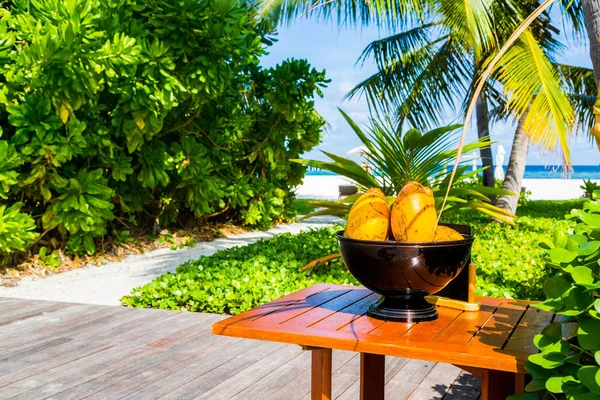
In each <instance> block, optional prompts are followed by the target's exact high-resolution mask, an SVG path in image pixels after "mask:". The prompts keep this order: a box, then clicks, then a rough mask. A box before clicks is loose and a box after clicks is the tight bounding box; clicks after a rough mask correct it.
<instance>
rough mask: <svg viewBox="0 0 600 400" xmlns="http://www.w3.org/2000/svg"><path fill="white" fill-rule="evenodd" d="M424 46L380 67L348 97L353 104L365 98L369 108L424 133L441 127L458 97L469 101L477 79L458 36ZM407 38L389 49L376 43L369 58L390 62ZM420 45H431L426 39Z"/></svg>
mask: <svg viewBox="0 0 600 400" xmlns="http://www.w3.org/2000/svg"><path fill="white" fill-rule="evenodd" d="M413 35H415V36H417V35H418V34H417V33H414V32H411V34H410V35H409V36H411V39H410V40H411V41H412V42H413V43H415V44H417V45H418V44H422V45H421V47H417V48H414V49H411V51H407V52H405V53H403V54H402V53H401V50H399V51H397V52H396V53H395V55H398V56H400V59H399V60H397V61H392V62H391V63H389V64H387V65H385V66H383V65H382V66H380V69H379V71H378V72H377V73H375V74H373V75H372V76H370V77H369V78H367V79H366V80H364V81H363V82H361V83H359V84H358V85H357V86H356V87H355V88H354V89H352V90H351V91H350V92H349V93H348V94H347V95H346V97H347V98H353V97H360V96H361V95H364V96H365V97H366V98H367V101H368V104H369V105H370V106H371V107H372V108H374V109H376V110H378V111H380V112H382V113H394V114H396V118H397V120H398V122H399V123H403V122H404V121H406V122H408V123H410V124H411V125H412V126H415V127H418V128H427V127H430V126H435V125H438V124H439V123H440V121H441V117H442V114H441V113H440V110H442V109H444V108H445V107H446V106H447V105H451V104H453V103H454V102H455V96H457V95H464V94H465V93H466V91H467V86H466V83H468V82H469V78H470V76H471V75H472V71H471V65H472V64H473V62H472V59H471V58H470V55H469V54H468V52H466V51H465V49H464V48H462V44H461V41H460V40H459V39H458V38H457V37H456V36H454V35H444V36H441V37H439V38H437V39H435V40H431V41H428V42H424V43H417V42H416V41H415V40H414V38H412V36H413ZM396 38H400V39H399V40H400V41H402V42H405V41H406V40H405V39H406V38H405V37H404V35H402V34H399V35H394V37H390V38H386V39H384V40H385V44H382V42H381V41H379V43H375V42H374V43H372V44H371V45H370V47H369V48H367V49H365V52H363V57H365V56H367V55H369V56H371V57H373V58H375V59H380V60H385V59H386V54H383V52H387V54H390V52H389V50H390V49H394V50H395V49H401V46H402V44H399V43H397V41H396V40H395V39H396ZM419 39H423V40H427V38H426V37H419Z"/></svg>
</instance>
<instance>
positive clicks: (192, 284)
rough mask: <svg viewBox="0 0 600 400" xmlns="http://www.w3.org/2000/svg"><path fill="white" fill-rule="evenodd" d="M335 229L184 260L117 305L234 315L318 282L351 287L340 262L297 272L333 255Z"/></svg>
mask: <svg viewBox="0 0 600 400" xmlns="http://www.w3.org/2000/svg"><path fill="white" fill-rule="evenodd" d="M334 231H335V228H324V229H319V230H312V231H309V232H304V233H300V234H298V235H291V234H289V233H285V234H282V235H278V236H276V237H274V238H272V239H269V240H260V241H258V242H257V243H253V244H250V245H248V246H245V247H234V248H232V249H228V250H221V251H218V252H216V253H215V254H213V255H211V256H208V257H201V258H199V259H198V260H195V261H188V262H187V263H185V264H183V265H181V266H180V267H179V268H177V273H175V274H165V275H162V276H160V277H158V278H156V279H155V280H154V281H152V282H151V283H149V284H147V285H145V286H143V287H141V288H137V289H134V290H133V291H132V292H131V294H130V295H129V296H125V297H124V298H123V299H122V302H123V304H125V305H128V306H133V307H153V308H166V309H173V310H180V309H187V310H189V311H201V312H214V313H231V314H237V313H239V312H242V311H245V310H249V309H251V308H253V307H256V306H258V305H260V304H263V303H265V302H268V301H271V300H274V299H276V298H279V297H281V296H284V295H286V294H289V293H292V292H294V291H297V290H300V289H303V288H305V287H307V286H310V285H312V284H315V283H318V282H327V283H340V284H356V283H357V282H356V281H355V280H354V278H353V277H352V276H351V275H350V274H349V273H348V271H347V269H346V267H345V266H344V265H343V263H342V262H341V261H337V262H332V263H330V264H329V265H328V266H327V267H323V268H318V269H316V270H314V271H306V272H302V271H300V268H301V267H302V266H303V265H305V264H307V263H308V262H310V261H312V260H314V259H316V258H319V257H322V256H326V255H328V254H332V253H334V252H337V242H336V240H335V238H334V237H333V233H334Z"/></svg>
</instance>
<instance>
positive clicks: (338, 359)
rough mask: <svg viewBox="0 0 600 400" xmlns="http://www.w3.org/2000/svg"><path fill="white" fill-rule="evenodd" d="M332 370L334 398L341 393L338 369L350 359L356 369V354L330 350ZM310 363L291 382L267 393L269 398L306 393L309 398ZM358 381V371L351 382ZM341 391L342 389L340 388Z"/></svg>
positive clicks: (280, 399)
mask: <svg viewBox="0 0 600 400" xmlns="http://www.w3.org/2000/svg"><path fill="white" fill-rule="evenodd" d="M306 353H310V351H306ZM332 353H333V354H332V356H333V357H332V358H333V361H332V370H333V372H334V378H333V387H332V391H333V393H332V395H333V397H334V398H337V396H338V395H339V393H341V391H340V390H341V389H343V388H342V384H343V382H341V379H340V378H339V371H340V370H341V369H342V368H345V366H346V365H348V364H350V363H351V362H352V360H356V368H354V370H355V371H358V366H359V364H358V354H357V353H355V352H352V351H337V350H336V351H333V352H332ZM309 366H310V364H308V363H307V364H306V367H307V368H306V369H305V370H304V371H303V372H302V373H301V374H300V375H298V376H297V377H296V379H294V380H293V381H291V382H288V383H287V384H285V385H283V386H282V387H281V388H279V389H278V390H277V391H275V392H274V393H272V394H271V395H269V396H268V397H266V398H268V399H269V400H289V399H299V398H301V397H303V396H306V395H308V396H309V398H310V377H311V371H310V368H309ZM355 381H358V373H355V374H354V379H353V380H352V382H351V383H353V382H355ZM342 391H343V390H342Z"/></svg>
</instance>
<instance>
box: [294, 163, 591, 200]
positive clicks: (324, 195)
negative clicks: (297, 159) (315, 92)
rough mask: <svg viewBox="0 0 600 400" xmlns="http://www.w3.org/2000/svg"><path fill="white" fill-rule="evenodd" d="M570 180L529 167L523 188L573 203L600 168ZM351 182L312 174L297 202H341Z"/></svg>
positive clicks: (583, 169)
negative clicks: (341, 194)
mask: <svg viewBox="0 0 600 400" xmlns="http://www.w3.org/2000/svg"><path fill="white" fill-rule="evenodd" d="M573 170H574V172H573V173H572V174H571V176H570V177H569V178H563V175H564V174H563V172H562V169H561V168H560V167H559V168H548V167H544V166H538V165H532V166H527V168H526V170H525V179H524V180H523V187H525V188H526V190H529V191H531V196H530V197H529V198H530V199H531V200H570V199H577V198H581V197H582V196H583V190H582V189H581V188H580V186H581V185H582V184H583V180H584V179H590V180H592V181H595V182H596V183H598V184H600V167H598V166H590V165H581V166H574V167H573ZM350 184H352V182H351V181H349V180H348V179H346V178H344V177H342V176H339V175H334V174H331V173H329V172H326V171H315V170H312V171H309V172H308V173H307V174H306V176H305V178H304V181H303V182H302V185H300V186H298V187H297V188H296V196H297V197H298V198H310V199H322V200H335V199H337V198H338V194H339V186H340V185H350Z"/></svg>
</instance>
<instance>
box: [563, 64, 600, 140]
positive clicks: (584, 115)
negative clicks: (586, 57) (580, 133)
mask: <svg viewBox="0 0 600 400" xmlns="http://www.w3.org/2000/svg"><path fill="white" fill-rule="evenodd" d="M556 68H557V69H558V71H559V73H560V75H561V77H562V79H563V82H564V86H565V90H566V92H567V95H568V96H569V98H570V99H571V102H572V103H573V108H574V111H575V119H576V122H577V125H578V127H579V128H581V129H583V130H584V131H588V132H589V130H590V129H592V126H594V113H593V109H594V103H595V102H596V99H597V93H596V90H597V89H596V82H595V81H594V70H592V69H591V68H585V67H577V66H574V65H565V64H556Z"/></svg>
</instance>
